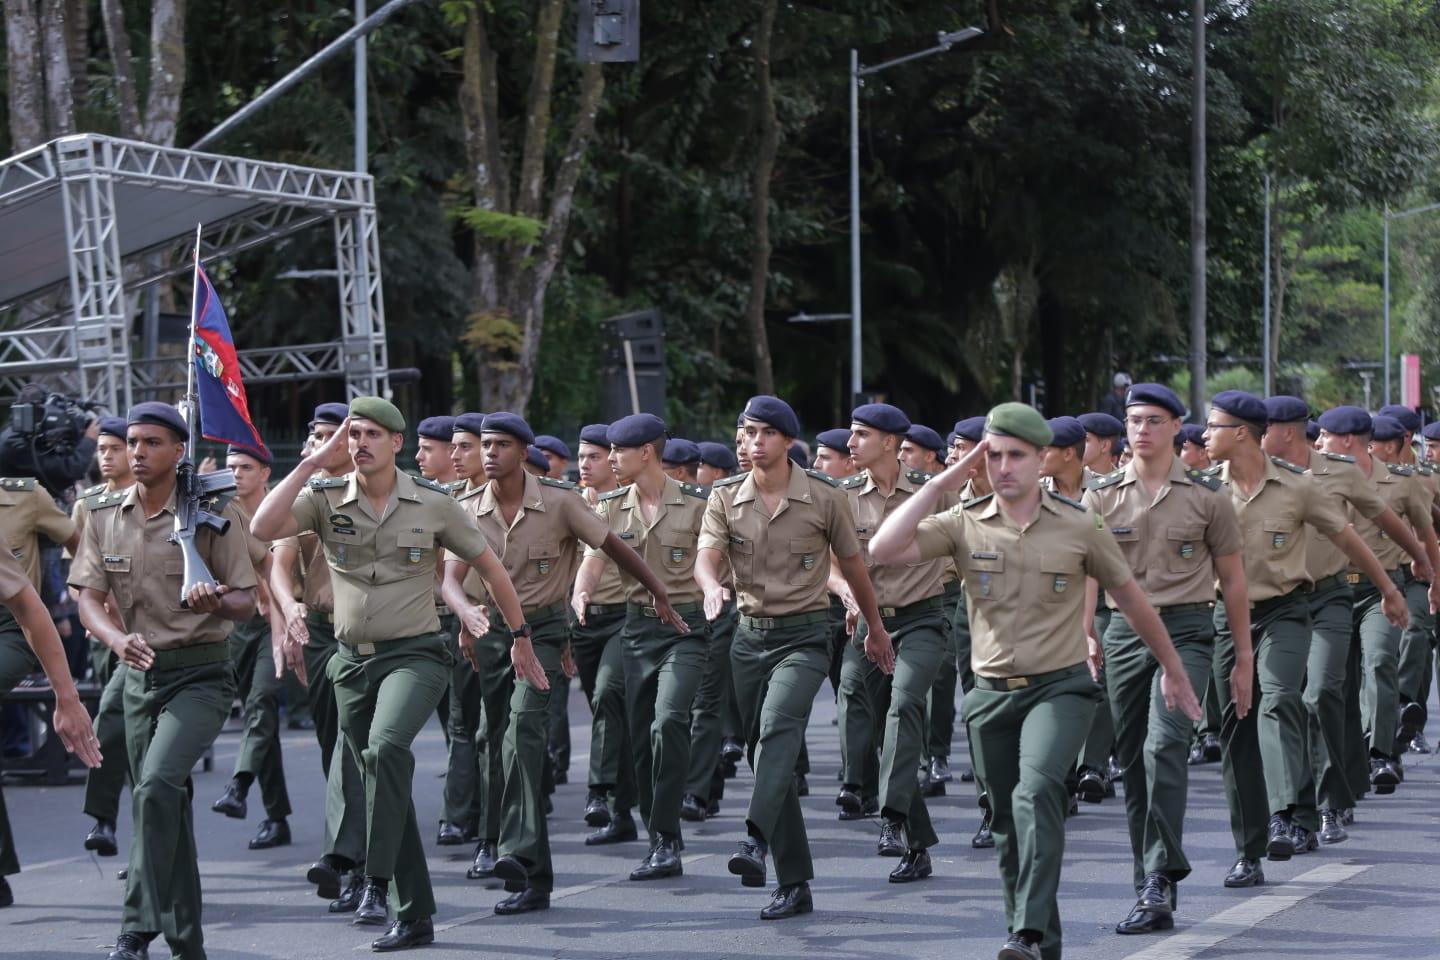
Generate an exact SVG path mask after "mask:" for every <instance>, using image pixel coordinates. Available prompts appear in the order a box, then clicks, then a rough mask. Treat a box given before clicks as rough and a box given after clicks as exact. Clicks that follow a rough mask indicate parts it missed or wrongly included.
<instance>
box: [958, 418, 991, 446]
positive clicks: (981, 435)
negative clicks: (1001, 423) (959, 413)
mask: <svg viewBox="0 0 1440 960" xmlns="http://www.w3.org/2000/svg"><path fill="white" fill-rule="evenodd" d="M955 436H956V438H957V439H960V440H969V441H970V442H971V443H979V442H980V441H981V440H984V439H985V418H984V417H966V418H965V419H964V420H958V421H956V423H955Z"/></svg>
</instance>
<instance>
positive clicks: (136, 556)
mask: <svg viewBox="0 0 1440 960" xmlns="http://www.w3.org/2000/svg"><path fill="white" fill-rule="evenodd" d="M126 422H127V424H128V434H127V438H126V443H127V445H128V451H129V457H130V468H131V470H132V472H133V473H134V476H135V486H133V487H131V488H130V490H129V491H128V492H127V493H126V494H125V495H124V496H123V497H122V498H121V499H120V500H119V501H118V502H114V503H110V504H107V505H105V506H103V507H100V508H98V509H96V510H94V511H93V512H92V514H91V517H90V519H89V521H88V522H87V523H86V525H85V541H84V544H83V545H82V547H81V549H80V550H79V551H78V552H77V553H76V556H75V563H74V564H73V565H72V566H71V568H70V585H71V586H72V587H75V588H76V589H78V590H79V591H80V617H81V620H83V621H84V623H85V627H86V629H87V630H89V631H90V632H91V633H92V634H94V635H95V636H97V637H99V638H100V640H101V641H102V642H103V643H105V644H106V645H107V646H108V647H110V649H112V650H114V651H115V652H116V653H117V654H119V656H120V658H121V659H122V660H124V661H125V663H126V665H127V666H128V669H127V670H126V673H125V728H126V729H125V739H126V745H127V747H128V751H129V756H130V776H131V782H132V783H133V784H134V787H133V789H132V793H131V796H132V804H133V814H132V816H133V820H134V836H133V838H132V840H131V843H130V864H129V868H128V873H127V879H126V884H125V907H124V919H123V921H122V923H121V933H120V936H119V937H118V938H117V939H116V942H115V949H114V950H113V951H111V953H110V957H111V960H141V958H143V957H145V956H146V954H147V950H148V948H149V944H150V942H151V941H152V940H154V939H155V938H156V937H157V936H160V935H162V934H163V935H164V937H165V940H166V943H167V944H168V945H169V947H170V951H171V953H173V954H174V955H176V956H181V957H191V956H194V957H203V956H204V955H205V953H204V945H203V944H204V935H203V933H202V931H201V929H200V913H201V894H200V870H199V866H198V864H197V862H196V855H195V827H194V819H193V812H192V810H191V804H190V790H191V786H192V784H191V783H190V772H191V770H193V769H194V767H195V764H196V763H197V762H198V761H199V760H200V758H201V756H203V755H204V753H205V751H207V750H208V749H210V747H211V745H212V744H213V743H214V742H215V737H216V735H217V734H219V732H220V728H221V727H222V726H224V724H225V720H226V718H227V717H228V716H229V714H230V705H231V703H232V702H233V700H234V697H235V673H234V669H233V667H232V666H231V655H230V649H229V644H228V642H227V637H228V634H229V632H230V626H231V624H232V623H235V622H242V621H245V620H248V619H250V617H252V616H253V615H254V613H255V594H254V588H255V569H254V564H253V561H252V559H251V555H250V544H249V542H248V537H247V536H246V535H245V530H244V525H243V524H244V520H243V515H242V513H241V511H240V509H239V507H238V505H237V504H234V503H230V504H227V505H226V507H225V509H224V511H223V514H222V516H223V518H224V519H226V520H229V521H230V529H229V531H228V532H227V533H225V534H223V535H222V534H217V533H216V532H215V531H213V530H211V529H209V528H201V529H200V530H198V531H197V533H196V537H195V549H196V551H197V552H198V554H199V557H200V559H201V560H203V561H204V562H205V565H206V568H207V569H208V570H209V572H210V574H211V576H212V577H214V583H210V582H204V581H202V582H198V583H195V584H194V585H192V586H190V587H189V589H188V590H186V589H185V586H186V585H185V584H184V576H183V573H184V563H183V562H182V560H183V558H182V556H181V550H180V547H179V546H178V545H177V544H176V543H174V542H173V541H172V540H171V539H170V535H171V533H172V532H173V531H174V526H175V518H174V512H175V509H176V503H175V497H176V488H175V481H176V467H177V466H178V465H179V463H180V461H181V459H182V458H183V457H184V455H185V444H186V441H187V440H188V438H189V435H190V432H189V428H188V427H187V425H186V423H185V420H184V418H182V417H181V416H180V414H179V413H178V412H177V411H176V410H175V408H174V407H172V406H170V405H168V404H164V403H157V402H149V403H139V404H136V405H135V406H134V407H132V408H131V409H130V414H129V416H128V417H127V419H126ZM182 591H184V592H183V594H182ZM107 594H108V595H111V596H113V597H114V598H115V606H116V610H117V612H118V613H119V616H120V621H121V622H120V624H117V623H116V622H115V620H114V619H113V617H112V615H111V613H110V612H109V611H108V610H107V609H106V596H107Z"/></svg>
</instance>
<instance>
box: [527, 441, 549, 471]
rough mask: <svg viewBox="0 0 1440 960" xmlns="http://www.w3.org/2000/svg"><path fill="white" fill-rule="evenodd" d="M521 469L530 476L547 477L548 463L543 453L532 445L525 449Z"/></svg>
mask: <svg viewBox="0 0 1440 960" xmlns="http://www.w3.org/2000/svg"><path fill="white" fill-rule="evenodd" d="M523 468H524V470H525V472H526V473H528V474H530V475H531V476H535V477H548V476H549V472H550V461H549V460H547V459H546V458H545V451H544V450H541V449H540V448H539V447H537V446H535V444H533V443H532V444H529V445H528V446H527V447H526V448H525V460H524V463H523Z"/></svg>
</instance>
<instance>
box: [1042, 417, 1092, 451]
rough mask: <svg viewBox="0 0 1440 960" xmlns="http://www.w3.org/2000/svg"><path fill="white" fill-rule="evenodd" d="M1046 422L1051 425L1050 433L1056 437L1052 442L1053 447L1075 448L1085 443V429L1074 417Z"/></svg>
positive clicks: (1058, 418)
mask: <svg viewBox="0 0 1440 960" xmlns="http://www.w3.org/2000/svg"><path fill="white" fill-rule="evenodd" d="M1045 422H1046V423H1048V424H1050V432H1051V433H1052V434H1054V435H1055V437H1054V439H1053V440H1051V441H1050V445H1051V446H1055V447H1073V446H1075V445H1076V444H1080V443H1084V442H1085V428H1084V426H1082V425H1081V423H1080V421H1079V420H1076V419H1075V418H1074V417H1055V418H1054V419H1052V420H1047V421H1045Z"/></svg>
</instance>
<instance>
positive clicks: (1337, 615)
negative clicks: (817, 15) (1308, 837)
mask: <svg viewBox="0 0 1440 960" xmlns="http://www.w3.org/2000/svg"><path fill="white" fill-rule="evenodd" d="M1354 603H1355V601H1354V595H1353V592H1352V591H1351V589H1350V584H1349V582H1348V581H1347V580H1346V578H1345V574H1343V573H1340V574H1337V575H1335V576H1333V577H1328V578H1326V579H1324V580H1321V581H1320V582H1318V583H1316V584H1315V592H1314V593H1312V594H1310V656H1309V658H1308V659H1307V661H1306V666H1305V690H1304V692H1303V693H1302V694H1301V695H1300V700H1301V702H1302V703H1303V704H1304V705H1305V715H1306V732H1307V740H1308V743H1307V747H1308V750H1307V755H1308V756H1309V758H1310V771H1309V773H1310V776H1309V778H1308V780H1307V781H1306V782H1305V783H1303V784H1302V787H1301V791H1300V800H1299V802H1298V804H1297V806H1296V810H1295V821H1296V822H1297V823H1299V824H1300V825H1301V826H1302V827H1305V828H1306V829H1307V830H1316V829H1318V826H1319V820H1318V813H1317V808H1318V809H1319V810H1344V809H1346V808H1347V807H1353V806H1355V795H1354V794H1353V793H1351V792H1350V782H1349V780H1348V779H1347V778H1346V776H1345V763H1346V761H1345V751H1346V742H1345V717H1346V710H1345V670H1346V664H1347V663H1348V661H1349V659H1350V646H1351V636H1350V634H1351V629H1352V628H1351V618H1352V616H1353V609H1354ZM1356 716H1357V718H1358V716H1359V714H1358V711H1357V714H1356Z"/></svg>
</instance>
